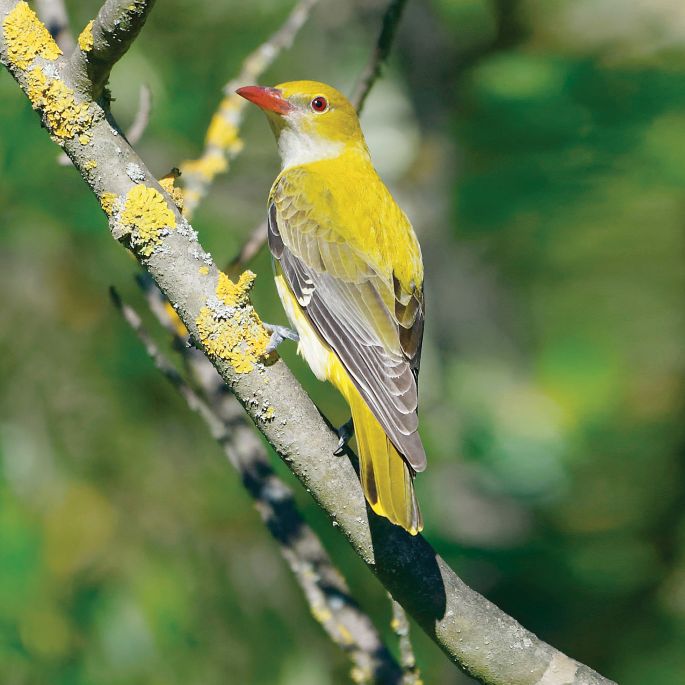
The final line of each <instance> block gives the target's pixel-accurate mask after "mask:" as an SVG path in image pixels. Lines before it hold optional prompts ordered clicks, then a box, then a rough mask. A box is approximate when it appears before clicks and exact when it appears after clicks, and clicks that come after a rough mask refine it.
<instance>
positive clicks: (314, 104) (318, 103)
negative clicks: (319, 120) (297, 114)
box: [309, 95, 328, 114]
mask: <svg viewBox="0 0 685 685" xmlns="http://www.w3.org/2000/svg"><path fill="white" fill-rule="evenodd" d="M309 105H310V106H311V108H312V109H313V110H314V111H315V112H319V114H320V113H321V112H325V111H326V110H327V109H328V100H326V98H325V97H323V96H321V95H318V96H317V97H315V98H314V99H313V100H312V101H311V102H310V103H309Z"/></svg>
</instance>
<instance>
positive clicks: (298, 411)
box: [0, 0, 611, 685]
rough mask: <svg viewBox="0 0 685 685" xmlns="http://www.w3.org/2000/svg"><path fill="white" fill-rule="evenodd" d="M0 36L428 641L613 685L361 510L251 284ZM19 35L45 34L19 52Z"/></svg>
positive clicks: (552, 676)
mask: <svg viewBox="0 0 685 685" xmlns="http://www.w3.org/2000/svg"><path fill="white" fill-rule="evenodd" d="M130 1H131V0H129V2H130ZM0 26H1V27H2V30H0V62H1V63H2V64H4V65H5V66H6V67H7V68H8V70H9V71H10V73H11V74H12V76H13V77H14V78H15V80H16V81H17V82H18V84H19V86H20V87H21V88H22V90H23V91H24V93H25V94H26V95H27V97H29V99H32V102H33V104H34V106H35V107H36V109H37V110H38V113H39V114H40V116H41V118H42V122H43V124H44V126H45V128H46V129H47V130H48V132H49V133H50V134H51V135H52V136H53V138H54V139H55V140H57V141H58V142H59V143H60V145H62V146H63V147H64V149H65V151H66V152H67V154H68V155H69V157H70V158H71V160H72V162H73V163H74V166H75V168H76V169H77V170H78V172H79V174H80V175H81V176H82V178H83V179H84V180H85V181H86V182H87V183H88V186H89V187H90V188H91V190H92V191H93V192H94V193H95V195H96V196H97V198H98V200H99V201H100V202H101V204H102V205H103V209H104V210H105V212H106V213H107V215H108V218H109V228H110V232H111V234H112V236H113V237H114V238H115V239H116V240H118V241H121V242H125V243H127V244H128V246H129V247H130V248H131V251H132V253H133V254H134V256H135V257H136V258H137V260H138V262H139V264H141V266H142V267H143V268H145V269H146V270H147V271H148V272H149V273H150V275H151V276H152V278H153V279H154V280H155V282H156V283H157V285H158V286H159V288H160V290H161V291H162V292H163V293H164V295H165V296H166V297H167V298H168V299H169V302H170V303H171V305H172V306H173V307H174V309H175V310H176V311H177V312H178V314H179V317H180V318H181V320H182V321H183V324H184V325H185V326H186V327H187V328H188V330H189V332H190V334H191V336H192V339H193V340H194V341H195V342H196V343H197V344H198V345H199V346H201V347H202V349H204V350H205V352H206V354H207V355H208V357H209V358H210V359H211V362H212V364H213V365H214V367H215V368H216V369H217V371H218V372H219V374H220V375H221V377H222V379H223V380H224V381H225V383H226V384H227V386H228V387H229V388H231V389H232V390H233V392H234V393H235V396H236V397H237V398H238V400H239V401H240V403H241V404H242V406H243V408H244V409H245V411H246V412H247V414H248V415H249V416H250V418H251V419H252V421H253V422H254V423H255V425H256V426H257V427H258V429H259V431H260V432H261V433H262V435H263V436H264V437H265V439H266V440H267V441H268V442H269V444H270V445H271V446H272V447H273V449H274V450H275V451H276V453H277V454H278V455H279V456H281V458H282V459H283V461H284V462H285V464H286V465H287V466H288V468H289V469H290V470H291V471H292V472H293V473H294V474H295V475H296V476H297V478H298V479H299V480H300V481H301V482H302V484H303V485H304V487H305V488H306V489H307V491H308V492H310V493H311V495H312V497H313V498H314V500H315V501H316V502H317V503H318V505H319V506H320V507H321V509H322V510H323V511H324V512H325V513H326V514H327V515H328V516H329V518H330V520H331V521H332V523H333V524H334V525H335V526H336V527H338V528H339V529H340V531H341V532H342V533H343V534H344V536H345V538H346V539H347V540H348V541H349V542H350V544H351V545H352V547H353V549H354V550H355V552H356V553H357V555H358V556H359V557H360V558H361V559H362V560H363V561H364V562H365V563H366V564H367V566H368V567H369V569H370V570H372V571H373V572H374V573H375V575H376V576H377V578H378V579H379V581H380V582H381V583H382V584H383V585H384V586H385V587H386V589H387V590H388V591H389V592H390V593H391V594H392V596H393V597H394V598H395V599H396V600H397V601H398V602H399V603H400V604H401V605H402V606H403V607H404V609H405V610H406V611H407V612H408V614H409V615H411V616H412V617H413V618H414V619H415V620H416V622H417V623H418V624H419V625H420V626H421V627H422V628H423V630H424V631H425V632H426V634H427V635H428V636H429V637H430V638H431V639H433V640H434V641H435V642H436V643H437V644H438V646H440V647H441V649H442V650H443V651H444V652H445V654H447V655H448V656H449V658H450V659H451V660H452V661H453V662H454V663H455V664H458V665H459V666H460V667H461V668H462V669H464V670H465V671H466V672H468V673H470V674H471V675H472V676H473V677H475V678H477V679H479V680H480V681H481V682H482V683H485V684H486V685H512V683H516V684H517V685H542V684H543V683H544V685H610V683H611V681H609V680H607V679H606V678H604V677H602V676H601V675H599V674H598V673H596V672H595V671H593V670H592V669H590V668H588V667H587V666H584V665H582V664H580V663H578V662H577V661H575V660H573V659H571V658H570V657H568V656H566V655H565V654H563V653H562V652H560V651H559V650H557V649H555V648H554V647H552V646H551V645H549V644H547V643H545V642H544V641H543V640H540V638H538V637H537V636H536V635H534V634H533V633H531V632H530V631H527V630H526V629H525V628H523V627H522V626H521V625H520V624H519V623H517V621H516V620H514V619H513V618H512V617H511V616H508V615H507V614H506V613H504V612H503V611H501V610H500V609H498V608H497V607H496V606H494V605H493V604H491V603H490V602H489V601H488V600H487V599H485V598H484V597H482V596H481V595H479V594H478V593H477V592H475V591H474V590H472V589H471V588H469V587H468V586H467V585H466V584H465V583H464V582H463V581H462V580H461V579H460V578H459V577H458V576H457V574H456V573H455V572H454V570H453V569H451V568H450V566H449V565H448V564H447V562H446V561H445V560H444V559H442V558H441V557H440V555H439V554H438V553H437V552H436V551H435V550H434V549H433V548H432V547H431V545H430V544H429V543H428V542H427V540H426V539H425V538H424V537H423V536H421V535H417V536H410V535H409V534H408V533H407V532H406V531H403V530H402V529H400V528H399V527H397V526H393V525H392V524H391V523H389V522H388V521H387V520H386V519H383V518H380V517H378V516H376V515H374V514H373V512H371V511H370V509H368V508H367V505H366V501H365V499H364V494H363V493H362V490H361V487H360V483H359V478H358V476H357V473H356V472H355V470H354V467H353V465H352V464H351V463H350V461H349V460H347V459H341V458H339V457H336V456H334V450H335V449H336V447H337V444H338V435H337V433H336V432H335V431H334V430H333V429H332V428H331V427H330V426H329V425H328V424H327V423H326V422H325V420H324V419H323V417H322V416H321V414H320V413H319V411H318V409H317V407H316V406H315V405H314V403H313V402H312V401H311V398H310V397H309V396H308V395H307V393H306V392H305V391H304V390H303V388H302V387H301V385H300V384H299V383H298V382H297V380H296V379H295V377H294V376H293V375H292V373H291V372H290V371H289V369H288V368H287V366H286V365H285V363H284V362H283V361H282V360H280V359H277V358H272V359H271V360H270V363H269V364H266V363H265V361H266V360H265V359H264V357H263V354H262V353H263V352H264V351H265V350H264V348H265V347H266V341H267V340H268V336H267V335H266V332H265V331H264V329H263V327H262V326H261V322H260V320H259V318H258V316H257V314H256V312H255V311H254V307H253V306H252V304H251V303H250V300H249V295H248V293H249V286H250V284H251V283H252V282H253V280H254V279H253V277H252V276H251V275H250V274H245V277H244V278H242V279H241V282H240V283H237V284H233V285H232V286H230V284H228V283H227V282H226V280H225V279H224V278H223V277H222V276H221V275H220V272H219V270H218V269H217V267H216V264H215V263H214V261H213V260H212V259H211V256H210V255H208V254H207V253H206V252H205V251H204V250H203V249H202V246H201V245H200V243H199V242H198V240H197V234H196V233H195V231H193V230H192V228H191V227H190V225H189V224H188V222H187V221H186V219H185V218H184V217H183V216H182V215H181V213H180V211H179V209H178V207H177V206H176V204H175V203H174V201H173V199H172V198H171V197H170V195H169V194H168V193H167V192H166V191H165V190H164V188H163V187H162V186H161V185H160V184H159V183H158V182H157V180H156V179H155V177H154V175H153V174H152V173H151V172H150V170H149V169H148V168H147V167H146V165H145V163H144V162H143V160H142V159H141V158H140V156H138V155H137V154H136V152H135V150H133V148H131V146H130V145H128V143H127V141H126V140H123V139H122V136H121V135H119V133H118V130H117V129H116V128H115V127H114V126H113V125H112V121H111V119H108V118H107V116H106V113H105V111H104V110H103V106H102V102H101V101H95V100H93V99H92V97H89V95H88V92H84V91H81V90H80V89H79V84H78V82H77V79H76V78H75V77H74V75H73V73H72V72H71V70H70V69H68V68H66V66H67V65H66V60H65V58H64V57H59V56H58V55H57V45H56V44H55V43H54V42H53V41H52V39H51V38H50V36H49V33H48V32H47V29H44V27H43V29H44V34H45V35H44V36H43V35H42V34H43V30H41V27H40V23H39V22H38V19H37V17H35V15H34V14H33V13H32V12H31V10H30V9H29V7H28V5H27V4H26V3H25V2H21V3H20V2H18V1H17V0H0ZM27 26H28V27H29V29H30V30H31V31H35V32H37V33H38V34H40V41H38V42H36V41H33V42H31V43H30V44H29V45H28V46H27V44H26V42H25V41H24V40H23V36H24V34H23V33H22V30H23V28H24V27H27ZM37 82H38V85H40V86H41V87H40V88H38V89H37V88H36V83H37ZM45 86H47V90H46V88H45ZM55 90H57V91H58V93H59V97H55ZM65 115H67V120H66V121H67V123H68V127H67V128H65V126H64V124H65ZM93 163H94V164H95V165H96V168H97V175H95V174H94V173H93V168H94V167H93ZM132 234H133V235H132ZM220 298H223V302H225V306H224V305H223V304H222V300H221V299H220ZM233 305H234V306H233ZM264 407H268V411H266V412H265V409H264Z"/></svg>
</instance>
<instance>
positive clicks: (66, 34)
mask: <svg viewBox="0 0 685 685" xmlns="http://www.w3.org/2000/svg"><path fill="white" fill-rule="evenodd" d="M36 12H37V13H38V16H39V17H40V20H41V21H42V22H43V23H44V24H45V25H46V26H47V27H48V31H50V35H51V36H52V37H53V38H54V39H55V42H56V43H57V45H59V47H60V50H62V52H63V53H64V54H65V55H70V54H71V53H72V52H73V50H74V46H75V45H76V42H75V41H74V35H73V34H72V32H71V28H70V27H69V14H68V13H67V8H66V7H65V5H64V0H36Z"/></svg>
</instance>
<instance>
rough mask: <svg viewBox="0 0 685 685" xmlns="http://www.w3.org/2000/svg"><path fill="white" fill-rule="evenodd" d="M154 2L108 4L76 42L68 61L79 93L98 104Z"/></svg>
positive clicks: (132, 0)
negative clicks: (117, 64) (112, 73)
mask: <svg viewBox="0 0 685 685" xmlns="http://www.w3.org/2000/svg"><path fill="white" fill-rule="evenodd" d="M154 4H155V0H107V1H106V2H105V4H104V5H103V6H102V7H101V8H100V11H99V12H98V14H97V17H96V18H95V19H94V20H93V21H92V22H90V23H89V24H88V25H87V26H86V27H85V28H84V29H83V31H82V32H81V35H80V36H79V38H78V46H79V49H78V50H75V51H74V52H73V54H72V56H71V58H70V69H71V72H72V73H71V80H72V82H73V83H74V84H75V85H76V86H77V89H78V90H79V92H82V93H90V94H91V96H92V97H93V99H95V100H97V99H98V98H99V97H100V95H101V94H102V91H103V89H104V87H105V85H106V84H107V79H109V74H110V72H111V71H112V67H113V66H114V65H115V64H116V63H117V62H118V61H119V60H120V59H121V58H122V57H123V56H124V54H125V53H126V51H127V50H128V49H129V47H130V46H131V43H133V41H134V39H135V37H136V36H137V35H138V33H139V32H140V30H141V29H142V28H143V24H145V20H146V19H147V15H148V14H149V13H150V10H151V9H152V7H153V5H154Z"/></svg>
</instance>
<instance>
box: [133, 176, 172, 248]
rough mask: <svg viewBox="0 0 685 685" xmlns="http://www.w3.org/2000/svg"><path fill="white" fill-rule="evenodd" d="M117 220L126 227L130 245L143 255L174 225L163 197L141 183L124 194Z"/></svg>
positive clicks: (154, 246) (170, 211)
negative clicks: (119, 215)
mask: <svg viewBox="0 0 685 685" xmlns="http://www.w3.org/2000/svg"><path fill="white" fill-rule="evenodd" d="M121 222H122V223H123V224H124V225H126V226H128V227H129V231H130V233H131V244H132V245H133V246H134V247H136V248H137V249H138V251H139V252H140V254H142V255H144V256H146V257H149V256H150V255H151V254H152V253H153V251H154V249H155V248H156V247H157V246H158V245H159V244H160V243H161V242H162V238H163V237H164V234H165V230H171V229H174V228H176V217H175V216H174V213H173V211H172V210H171V208H170V207H169V205H167V203H166V200H165V199H164V196H163V195H162V194H161V193H160V192H159V191H158V190H156V189H155V188H149V187H148V186H146V185H145V184H143V183H139V184H138V185H135V186H133V188H131V190H129V191H128V193H127V194H126V202H125V204H124V211H123V212H122V214H121Z"/></svg>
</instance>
